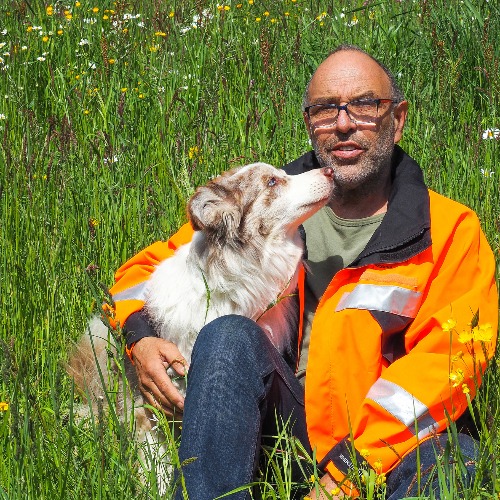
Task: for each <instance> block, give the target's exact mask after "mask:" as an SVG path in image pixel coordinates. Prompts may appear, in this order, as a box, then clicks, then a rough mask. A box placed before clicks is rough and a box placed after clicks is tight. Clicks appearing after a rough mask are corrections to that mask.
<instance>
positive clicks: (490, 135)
mask: <svg viewBox="0 0 500 500" xmlns="http://www.w3.org/2000/svg"><path fill="white" fill-rule="evenodd" d="M483 139H485V140H487V139H500V129H498V128H487V129H486V130H485V131H484V132H483Z"/></svg>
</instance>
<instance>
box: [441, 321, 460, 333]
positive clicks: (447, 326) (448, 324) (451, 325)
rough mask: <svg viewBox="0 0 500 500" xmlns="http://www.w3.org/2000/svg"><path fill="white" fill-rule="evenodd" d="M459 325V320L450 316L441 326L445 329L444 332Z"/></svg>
mask: <svg viewBox="0 0 500 500" xmlns="http://www.w3.org/2000/svg"><path fill="white" fill-rule="evenodd" d="M455 326H457V322H456V321H455V320H454V319H453V318H450V319H448V320H446V321H445V322H444V323H441V328H442V329H443V332H450V331H451V330H453V328H455Z"/></svg>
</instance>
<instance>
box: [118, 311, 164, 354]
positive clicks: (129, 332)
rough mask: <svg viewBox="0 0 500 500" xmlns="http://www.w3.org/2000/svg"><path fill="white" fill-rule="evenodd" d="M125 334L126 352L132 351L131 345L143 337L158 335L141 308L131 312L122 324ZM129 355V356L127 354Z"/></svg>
mask: <svg viewBox="0 0 500 500" xmlns="http://www.w3.org/2000/svg"><path fill="white" fill-rule="evenodd" d="M123 332H124V335H125V344H126V347H127V354H128V352H129V351H130V352H131V351H132V349H133V346H134V345H135V344H136V343H137V342H139V340H141V339H143V338H144V337H158V335H157V334H156V332H155V330H154V327H153V325H152V324H151V323H150V321H149V318H148V317H147V315H146V313H145V311H144V310H143V309H141V310H140V311H137V312H135V313H133V314H131V315H130V316H129V317H128V319H127V321H126V322H125V325H124V326H123ZM129 357H130V356H129Z"/></svg>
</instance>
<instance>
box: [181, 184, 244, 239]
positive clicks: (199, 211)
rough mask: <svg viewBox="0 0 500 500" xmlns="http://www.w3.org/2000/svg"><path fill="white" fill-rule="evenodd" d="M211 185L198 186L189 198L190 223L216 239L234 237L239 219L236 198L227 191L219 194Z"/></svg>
mask: <svg viewBox="0 0 500 500" xmlns="http://www.w3.org/2000/svg"><path fill="white" fill-rule="evenodd" d="M212 187H213V186H212V183H210V184H208V185H207V186H202V187H199V188H198V189H197V190H196V192H195V193H194V195H193V196H192V197H191V199H190V200H189V203H188V214H189V220H190V221H191V225H192V226H193V229H194V230H195V231H205V233H206V234H207V236H208V237H213V238H215V239H216V240H217V241H221V240H222V239H226V238H228V237H229V238H235V237H236V235H237V233H238V228H239V225H240V221H241V213H240V210H239V209H238V205H237V203H236V199H235V198H234V196H231V195H229V193H228V192H227V191H225V195H224V196H219V195H218V194H217V192H216V190H214V189H212ZM226 195H227V196H226Z"/></svg>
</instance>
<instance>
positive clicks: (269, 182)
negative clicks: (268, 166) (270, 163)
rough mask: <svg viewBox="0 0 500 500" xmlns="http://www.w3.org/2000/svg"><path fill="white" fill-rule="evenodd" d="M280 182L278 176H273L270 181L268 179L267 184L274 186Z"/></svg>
mask: <svg viewBox="0 0 500 500" xmlns="http://www.w3.org/2000/svg"><path fill="white" fill-rule="evenodd" d="M277 183H278V181H277V180H276V177H271V178H270V179H269V180H268V181H267V185H268V186H269V187H273V186H276V184H277Z"/></svg>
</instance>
